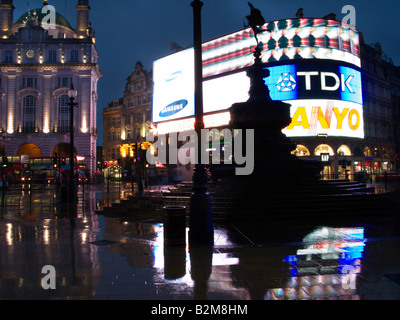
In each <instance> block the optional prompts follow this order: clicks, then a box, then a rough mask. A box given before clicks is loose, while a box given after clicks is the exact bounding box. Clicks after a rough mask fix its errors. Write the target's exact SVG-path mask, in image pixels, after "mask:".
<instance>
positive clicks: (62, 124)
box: [58, 95, 70, 132]
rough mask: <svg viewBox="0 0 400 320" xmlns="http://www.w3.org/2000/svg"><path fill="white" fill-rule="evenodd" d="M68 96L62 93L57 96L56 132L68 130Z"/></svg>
mask: <svg viewBox="0 0 400 320" xmlns="http://www.w3.org/2000/svg"><path fill="white" fill-rule="evenodd" d="M68 103H69V97H68V96H67V95H62V96H60V97H59V98H58V132H69V130H70V127H69V124H70V123H69V119H70V106H69V105H68Z"/></svg>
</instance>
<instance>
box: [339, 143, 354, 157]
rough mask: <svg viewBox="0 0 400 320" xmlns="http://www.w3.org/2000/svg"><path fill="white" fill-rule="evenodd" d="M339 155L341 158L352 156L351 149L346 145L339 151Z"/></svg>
mask: <svg viewBox="0 0 400 320" xmlns="http://www.w3.org/2000/svg"><path fill="white" fill-rule="evenodd" d="M337 154H338V155H340V156H351V151H350V148H349V147H348V146H346V145H342V146H340V147H339V149H338V150H337Z"/></svg>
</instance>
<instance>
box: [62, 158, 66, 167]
mask: <svg viewBox="0 0 400 320" xmlns="http://www.w3.org/2000/svg"><path fill="white" fill-rule="evenodd" d="M66 164H67V161H66V159H65V158H62V160H61V165H62V166H65V165H66Z"/></svg>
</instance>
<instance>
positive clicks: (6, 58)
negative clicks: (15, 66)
mask: <svg viewBox="0 0 400 320" xmlns="http://www.w3.org/2000/svg"><path fill="white" fill-rule="evenodd" d="M12 62H13V52H12V51H11V50H7V51H6V52H4V63H12Z"/></svg>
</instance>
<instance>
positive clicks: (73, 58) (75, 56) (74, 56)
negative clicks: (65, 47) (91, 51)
mask: <svg viewBox="0 0 400 320" xmlns="http://www.w3.org/2000/svg"><path fill="white" fill-rule="evenodd" d="M78 60H79V53H78V50H72V51H71V53H70V62H78Z"/></svg>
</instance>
